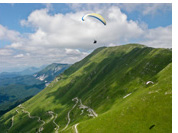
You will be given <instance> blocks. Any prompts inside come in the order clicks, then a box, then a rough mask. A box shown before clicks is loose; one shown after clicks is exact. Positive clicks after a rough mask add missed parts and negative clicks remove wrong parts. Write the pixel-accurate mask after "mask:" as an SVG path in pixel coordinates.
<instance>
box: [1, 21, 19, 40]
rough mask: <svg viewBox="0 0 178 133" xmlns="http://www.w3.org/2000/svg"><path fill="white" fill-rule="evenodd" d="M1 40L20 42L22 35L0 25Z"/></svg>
mask: <svg viewBox="0 0 178 133" xmlns="http://www.w3.org/2000/svg"><path fill="white" fill-rule="evenodd" d="M0 29H1V30H0V40H9V41H18V40H20V33H19V32H17V31H13V30H9V29H7V28H6V27H4V26H2V25H1V24H0Z"/></svg>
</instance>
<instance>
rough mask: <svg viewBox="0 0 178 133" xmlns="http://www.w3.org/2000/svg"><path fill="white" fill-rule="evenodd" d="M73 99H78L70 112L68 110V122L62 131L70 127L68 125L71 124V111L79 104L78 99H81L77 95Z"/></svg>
mask: <svg viewBox="0 0 178 133" xmlns="http://www.w3.org/2000/svg"><path fill="white" fill-rule="evenodd" d="M72 101H76V102H75V104H74V106H73V107H72V109H71V110H69V112H68V114H67V119H68V122H67V124H66V126H65V127H64V128H63V129H62V130H61V131H64V130H65V129H66V128H67V127H68V125H69V123H70V112H71V111H72V110H73V109H74V108H75V107H76V105H77V104H78V101H79V100H78V98H77V97H76V98H73V99H72Z"/></svg>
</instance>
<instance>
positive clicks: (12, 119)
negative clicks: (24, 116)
mask: <svg viewBox="0 0 178 133" xmlns="http://www.w3.org/2000/svg"><path fill="white" fill-rule="evenodd" d="M11 121H12V123H11V126H10V127H9V129H8V131H9V130H10V129H11V128H12V127H13V125H14V116H12V118H11Z"/></svg>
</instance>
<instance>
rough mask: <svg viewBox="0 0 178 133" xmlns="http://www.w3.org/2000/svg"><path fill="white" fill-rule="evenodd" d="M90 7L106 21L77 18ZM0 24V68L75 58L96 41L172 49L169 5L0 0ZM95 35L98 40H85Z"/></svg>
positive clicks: (71, 61)
mask: <svg viewBox="0 0 178 133" xmlns="http://www.w3.org/2000/svg"><path fill="white" fill-rule="evenodd" d="M91 12H96V13H100V14H102V15H103V17H104V18H105V19H106V21H107V24H108V25H107V26H106V27H103V25H101V24H100V23H97V22H95V21H92V20H90V19H89V20H88V21H87V22H86V23H81V21H80V19H81V17H82V16H83V15H85V14H86V13H91ZM90 22H91V23H90ZM0 28H1V29H2V30H1V31H0V56H1V60H0V72H1V71H14V70H15V69H16V70H17V68H18V69H24V68H26V67H29V66H37V67H38V66H41V65H43V64H50V63H53V62H61V63H74V62H76V61H79V60H81V59H82V58H84V57H85V56H87V55H88V54H89V53H90V52H91V51H92V50H93V49H95V48H97V47H100V46H116V45H122V44H126V43H142V44H145V45H147V46H151V47H165V48H171V47H172V4H162V3H160V4H139V3H138V4H131V3H128V4H124V3H122V4H119V3H116V4H90V3H89V4H65V3H63V4H57V3H55V4H49V3H48V4H40V3H39V4H28V3H26V4H18V3H15V4H3V3H0ZM84 31H85V32H84ZM89 33H90V34H89ZM108 33H110V34H108ZM94 38H96V39H97V40H98V43H97V44H96V45H88V44H92V41H93V39H94Z"/></svg>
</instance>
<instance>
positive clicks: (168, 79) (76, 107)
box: [0, 44, 172, 133]
mask: <svg viewBox="0 0 178 133" xmlns="http://www.w3.org/2000/svg"><path fill="white" fill-rule="evenodd" d="M40 75H41V74H40ZM40 75H38V76H37V75H35V77H36V78H38V79H40V80H43V81H45V80H46V79H47V77H49V73H48V74H44V75H41V76H42V77H40ZM0 129H1V132H2V133H5V132H6V131H8V132H13V133H17V132H23V133H26V132H44V133H53V132H62V133H69V132H70V133H73V132H75V133H117V132H118V133H149V132H154V133H171V132H172V51H171V50H169V49H163V48H151V47H146V46H144V45H138V44H128V45H122V46H115V47H101V48H98V49H96V50H94V51H93V52H92V53H91V54H90V55H88V56H87V57H85V58H84V59H83V60H81V61H79V62H77V63H75V64H73V65H72V66H70V67H69V68H68V69H67V70H65V71H64V72H63V73H62V74H60V75H58V76H57V77H56V78H55V79H54V80H53V81H52V82H51V83H50V84H49V85H48V86H47V87H46V88H45V89H43V90H42V91H41V92H39V93H38V94H37V95H35V96H34V97H32V98H31V99H29V100H28V101H26V102H24V103H23V104H20V105H18V106H17V107H16V108H14V109H12V110H11V111H9V112H7V113H6V114H4V115H3V116H2V117H1V119H0Z"/></svg>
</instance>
